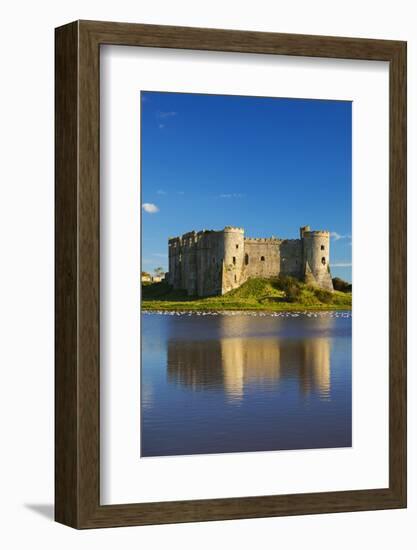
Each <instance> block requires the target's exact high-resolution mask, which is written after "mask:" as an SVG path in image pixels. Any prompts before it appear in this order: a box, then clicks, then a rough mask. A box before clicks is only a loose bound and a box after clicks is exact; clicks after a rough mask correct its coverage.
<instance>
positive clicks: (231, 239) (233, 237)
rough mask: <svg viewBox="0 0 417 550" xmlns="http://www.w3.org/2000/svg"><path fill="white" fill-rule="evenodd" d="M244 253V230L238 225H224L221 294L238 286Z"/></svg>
mask: <svg viewBox="0 0 417 550" xmlns="http://www.w3.org/2000/svg"><path fill="white" fill-rule="evenodd" d="M244 255H245V252H244V230H243V229H242V228H240V227H231V226H227V227H225V228H224V229H223V284H222V294H225V293H226V292H229V290H232V289H234V288H237V287H239V286H240V284H241V274H242V269H243V260H244Z"/></svg>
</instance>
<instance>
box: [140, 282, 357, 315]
mask: <svg viewBox="0 0 417 550" xmlns="http://www.w3.org/2000/svg"><path fill="white" fill-rule="evenodd" d="M351 307H352V293H351V292H338V291H335V292H328V291H325V290H322V289H318V288H314V287H312V286H308V285H306V284H304V283H301V282H300V281H298V280H296V279H293V278H291V277H279V278H277V279H250V280H249V281H247V282H246V283H244V284H243V285H242V286H241V287H239V288H237V289H235V290H232V291H231V292H228V293H227V294H225V295H223V296H213V297H209V298H198V297H196V298H193V297H190V296H187V294H186V292H184V291H182V290H173V289H172V288H171V287H170V286H169V285H168V284H167V283H164V282H162V283H153V284H144V285H143V286H142V308H143V309H146V310H153V311H155V310H167V311H219V310H229V311H233V310H234V311H236V310H241V311H243V310H258V311H299V310H335V309H344V310H349V309H351Z"/></svg>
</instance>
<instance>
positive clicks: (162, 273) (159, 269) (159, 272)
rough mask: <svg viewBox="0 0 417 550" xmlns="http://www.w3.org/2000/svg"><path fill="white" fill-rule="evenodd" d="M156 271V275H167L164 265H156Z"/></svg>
mask: <svg viewBox="0 0 417 550" xmlns="http://www.w3.org/2000/svg"><path fill="white" fill-rule="evenodd" d="M154 273H155V277H163V276H164V275H165V270H164V269H163V268H162V267H156V268H155V269H154Z"/></svg>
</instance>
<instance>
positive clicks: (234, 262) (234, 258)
mask: <svg viewBox="0 0 417 550" xmlns="http://www.w3.org/2000/svg"><path fill="white" fill-rule="evenodd" d="M233 265H236V256H233Z"/></svg>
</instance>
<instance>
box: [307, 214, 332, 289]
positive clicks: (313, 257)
mask: <svg viewBox="0 0 417 550" xmlns="http://www.w3.org/2000/svg"><path fill="white" fill-rule="evenodd" d="M300 237H301V240H302V243H303V256H304V259H303V261H304V265H305V273H304V277H305V282H306V283H308V284H312V285H316V286H319V287H321V288H324V289H326V290H333V282H332V276H331V274H330V263H329V259H330V233H329V232H328V231H310V227H309V226H308V225H306V226H305V227H302V228H301V229H300Z"/></svg>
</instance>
